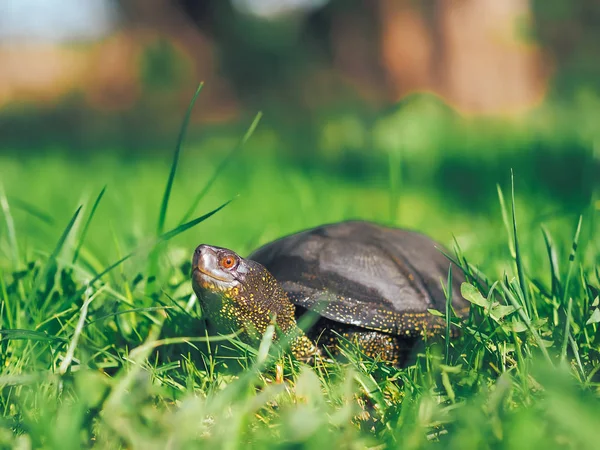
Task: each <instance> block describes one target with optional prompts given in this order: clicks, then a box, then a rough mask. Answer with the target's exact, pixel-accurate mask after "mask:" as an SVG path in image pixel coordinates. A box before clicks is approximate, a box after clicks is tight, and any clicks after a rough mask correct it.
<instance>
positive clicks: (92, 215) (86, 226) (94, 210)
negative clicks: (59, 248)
mask: <svg viewBox="0 0 600 450" xmlns="http://www.w3.org/2000/svg"><path fill="white" fill-rule="evenodd" d="M105 191H106V186H104V187H103V188H102V190H101V191H100V194H98V197H96V201H95V202H94V205H93V206H92V210H91V211H90V215H89V216H88V218H87V220H86V221H85V225H84V226H83V229H82V230H81V236H80V238H79V243H78V244H77V247H76V248H75V253H74V254H73V264H75V262H76V261H77V258H78V257H79V251H80V250H81V246H82V245H83V241H84V240H85V236H86V235H87V231H88V227H89V226H90V223H91V221H92V218H93V217H94V213H95V212H96V208H98V205H99V204H100V200H102V197H103V196H104V192H105Z"/></svg>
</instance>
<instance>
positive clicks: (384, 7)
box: [379, 0, 548, 113]
mask: <svg viewBox="0 0 600 450" xmlns="http://www.w3.org/2000/svg"><path fill="white" fill-rule="evenodd" d="M379 16H380V21H381V49H382V52H381V53H382V60H383V61H384V67H385V70H386V73H387V77H388V80H389V86H390V90H391V95H392V96H393V97H394V98H400V97H402V96H404V95H406V94H407V93H409V92H411V91H414V90H423V89H425V90H432V91H434V92H436V93H438V94H440V95H441V96H442V97H444V98H445V99H446V100H447V101H449V102H450V103H451V104H453V105H454V106H455V107H457V108H459V109H461V110H464V111H468V112H474V113H502V112H511V111H515V110H522V109H526V108H528V107H531V106H533V105H534V104H535V103H536V102H538V101H539V100H540V99H541V98H542V96H543V95H544V93H545V91H546V85H547V77H548V66H547V65H546V64H545V63H544V60H543V58H542V55H541V52H540V50H539V49H538V48H537V47H536V46H535V45H533V43H531V42H528V39H527V36H526V35H525V33H524V32H525V31H526V26H527V25H528V22H529V19H530V11H529V7H528V2H527V0H502V1H497V0H430V1H425V2H413V1H410V0H405V1H402V0H379Z"/></svg>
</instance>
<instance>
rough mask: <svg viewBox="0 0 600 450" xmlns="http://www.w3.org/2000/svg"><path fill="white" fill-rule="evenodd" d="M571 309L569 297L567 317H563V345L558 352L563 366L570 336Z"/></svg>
mask: <svg viewBox="0 0 600 450" xmlns="http://www.w3.org/2000/svg"><path fill="white" fill-rule="evenodd" d="M572 308H573V299H572V298H570V297H569V304H568V305H567V317H565V334H564V337H563V343H562V347H561V350H560V362H561V364H564V362H565V360H566V359H567V344H568V343H569V336H570V335H571V329H570V327H571V314H572Z"/></svg>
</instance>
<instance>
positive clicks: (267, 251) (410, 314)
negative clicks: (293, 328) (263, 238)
mask: <svg viewBox="0 0 600 450" xmlns="http://www.w3.org/2000/svg"><path fill="white" fill-rule="evenodd" d="M440 250H443V248H442V247H441V246H440V244H437V243H436V242H434V241H433V240H431V239H430V238H428V237H427V236H425V235H423V234H421V233H418V232H415V231H408V230H403V229H398V228H389V227H384V226H381V225H378V224H374V223H370V222H363V221H348V222H341V223H334V224H328V225H323V226H320V227H317V228H313V229H310V230H306V231H302V232H299V233H296V234H292V235H289V236H286V237H283V238H281V239H278V240H276V241H273V242H271V243H269V244H266V245H264V246H263V247H261V248H259V249H257V250H255V251H254V252H253V253H252V254H251V255H250V256H249V257H248V259H251V260H254V261H257V262H259V263H261V264H262V265H263V266H265V267H266V268H267V269H268V270H269V271H270V272H271V273H272V274H273V275H274V276H275V278H276V279H277V280H278V281H279V282H280V283H281V285H282V286H283V288H284V290H285V291H286V292H287V293H288V295H289V297H290V299H291V300H292V301H293V302H294V303H295V304H296V305H298V306H300V307H302V308H306V309H310V310H316V311H317V312H318V313H319V314H320V315H321V316H323V317H326V318H328V319H330V320H334V321H337V322H341V323H345V324H351V325H357V326H361V327H365V328H369V329H374V330H379V331H383V332H386V333H393V334H399V335H412V334H414V333H415V332H419V331H420V330H422V328H423V326H424V325H425V324H428V323H430V322H431V320H432V319H434V317H433V316H432V315H431V313H429V312H428V311H427V309H438V310H440V311H444V310H445V305H446V297H445V295H444V293H443V291H442V287H441V283H444V285H445V284H446V283H447V278H448V267H449V265H450V261H449V260H448V259H447V258H446V256H445V255H444V254H443V253H442V252H441V251H440ZM444 251H445V250H444ZM446 253H447V251H446ZM452 273H453V283H452V284H453V286H452V287H453V293H452V298H453V305H454V308H455V309H457V310H463V309H465V308H466V307H467V302H466V301H465V300H464V299H463V298H462V296H461V295H460V284H461V283H462V282H463V281H464V275H463V273H462V271H461V270H460V269H459V268H458V267H456V266H455V267H453V271H452ZM431 323H433V322H431Z"/></svg>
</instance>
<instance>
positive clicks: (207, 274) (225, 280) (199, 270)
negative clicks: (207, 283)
mask: <svg viewBox="0 0 600 450" xmlns="http://www.w3.org/2000/svg"><path fill="white" fill-rule="evenodd" d="M194 272H199V273H200V274H202V275H204V276H207V277H208V278H211V279H213V280H218V281H222V282H223V283H230V282H231V279H227V278H225V277H220V276H219V275H217V274H215V273H211V272H208V271H207V270H205V269H203V268H202V267H199V266H196V267H195V268H194ZM202 275H200V276H202Z"/></svg>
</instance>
